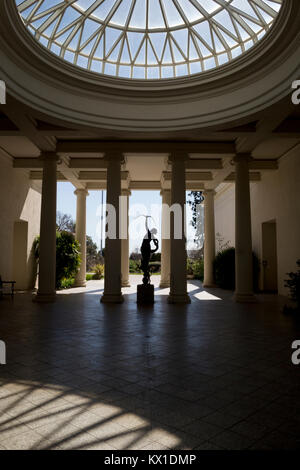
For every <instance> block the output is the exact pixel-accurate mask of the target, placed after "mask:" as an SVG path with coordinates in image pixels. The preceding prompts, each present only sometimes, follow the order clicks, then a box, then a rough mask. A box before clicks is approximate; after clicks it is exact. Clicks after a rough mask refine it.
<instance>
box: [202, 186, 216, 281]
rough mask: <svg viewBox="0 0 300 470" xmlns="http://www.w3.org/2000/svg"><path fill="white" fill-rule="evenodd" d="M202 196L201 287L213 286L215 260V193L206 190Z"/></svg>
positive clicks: (211, 190)
mask: <svg viewBox="0 0 300 470" xmlns="http://www.w3.org/2000/svg"><path fill="white" fill-rule="evenodd" d="M203 195H204V280H203V287H213V286H214V269H213V263H214V259H215V243H216V242H215V201H214V195H215V191H214V190H213V189H206V190H205V191H204V192H203Z"/></svg>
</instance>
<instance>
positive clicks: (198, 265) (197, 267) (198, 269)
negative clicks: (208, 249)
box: [193, 259, 204, 281]
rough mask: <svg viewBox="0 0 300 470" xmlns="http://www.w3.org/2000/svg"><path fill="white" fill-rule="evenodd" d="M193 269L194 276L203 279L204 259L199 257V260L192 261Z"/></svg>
mask: <svg viewBox="0 0 300 470" xmlns="http://www.w3.org/2000/svg"><path fill="white" fill-rule="evenodd" d="M193 270H194V278H195V279H199V280H200V281H203V279H204V261H203V259H200V260H198V261H195V262H194V266H193Z"/></svg>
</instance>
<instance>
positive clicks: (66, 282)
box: [60, 278, 75, 289]
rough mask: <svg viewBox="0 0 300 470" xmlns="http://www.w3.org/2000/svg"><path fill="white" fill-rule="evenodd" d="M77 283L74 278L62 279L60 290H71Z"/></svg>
mask: <svg viewBox="0 0 300 470" xmlns="http://www.w3.org/2000/svg"><path fill="white" fill-rule="evenodd" d="M74 282H75V279H74V278H69V279H62V280H61V283H60V289H71V287H73V285H74Z"/></svg>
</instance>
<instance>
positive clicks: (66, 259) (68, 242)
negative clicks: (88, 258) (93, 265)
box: [56, 232, 81, 289]
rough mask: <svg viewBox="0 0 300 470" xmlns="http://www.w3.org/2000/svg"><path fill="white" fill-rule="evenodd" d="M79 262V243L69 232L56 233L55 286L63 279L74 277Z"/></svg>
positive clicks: (59, 286)
mask: <svg viewBox="0 0 300 470" xmlns="http://www.w3.org/2000/svg"><path fill="white" fill-rule="evenodd" d="M80 263H81V259H80V245H79V243H78V241H77V240H75V237H74V235H73V234H72V233H70V232H57V233H56V288H57V289H60V288H61V282H62V280H63V279H69V278H72V277H75V275H76V273H77V271H78V269H79V266H80Z"/></svg>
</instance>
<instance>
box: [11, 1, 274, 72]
mask: <svg viewBox="0 0 300 470" xmlns="http://www.w3.org/2000/svg"><path fill="white" fill-rule="evenodd" d="M16 4H17V7H18V10H19V13H20V15H21V17H22V19H23V22H24V24H25V25H26V26H27V28H28V29H29V31H30V32H31V33H32V34H33V35H34V36H35V38H36V39H37V40H38V41H39V42H40V43H41V44H42V45H43V46H45V47H46V48H48V50H50V51H51V52H53V53H54V54H56V55H58V56H59V57H61V58H62V59H64V60H66V61H68V62H71V63H72V64H74V65H76V66H79V67H81V68H84V69H87V70H90V71H92V72H97V73H99V74H105V75H110V76H114V77H123V78H127V79H128V78H129V79H130V78H133V79H144V80H145V79H163V78H175V77H182V76H188V75H192V74H196V73H201V72H203V71H206V70H209V69H214V68H216V67H219V66H221V65H223V64H225V63H227V62H230V61H231V60H233V59H234V58H236V57H238V56H239V55H241V54H243V53H244V52H245V51H247V50H248V49H250V48H251V47H252V46H254V45H255V44H256V43H257V42H258V41H259V40H260V39H261V38H262V37H263V36H264V35H265V34H266V33H267V32H268V30H269V29H270V27H271V26H272V24H273V22H274V20H275V19H276V17H277V15H278V13H279V11H280V9H281V6H282V0H16Z"/></svg>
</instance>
